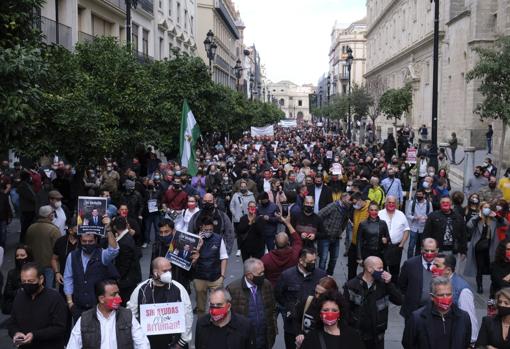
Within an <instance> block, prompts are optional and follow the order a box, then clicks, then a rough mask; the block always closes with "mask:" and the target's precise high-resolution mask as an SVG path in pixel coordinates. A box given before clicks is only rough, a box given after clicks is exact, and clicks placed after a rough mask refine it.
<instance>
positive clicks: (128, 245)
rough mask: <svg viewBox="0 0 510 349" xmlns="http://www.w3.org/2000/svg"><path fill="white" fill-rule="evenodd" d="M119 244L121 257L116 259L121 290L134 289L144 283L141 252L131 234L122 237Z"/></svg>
mask: <svg viewBox="0 0 510 349" xmlns="http://www.w3.org/2000/svg"><path fill="white" fill-rule="evenodd" d="M118 243H119V255H118V256H117V257H116V258H115V267H117V271H118V272H119V275H120V280H119V288H120V289H123V288H124V289H128V288H130V287H133V288H134V287H136V285H138V283H140V282H141V281H142V272H141V270H140V251H139V250H138V247H137V246H136V245H135V240H134V239H133V237H132V236H131V235H129V233H127V234H126V235H125V236H124V237H122V239H120V240H119V241H118Z"/></svg>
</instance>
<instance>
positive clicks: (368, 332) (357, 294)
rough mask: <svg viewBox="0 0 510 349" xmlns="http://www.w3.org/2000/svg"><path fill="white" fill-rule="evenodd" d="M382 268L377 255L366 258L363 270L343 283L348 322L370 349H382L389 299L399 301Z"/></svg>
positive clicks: (393, 285) (389, 277) (388, 275)
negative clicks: (349, 319) (347, 304)
mask: <svg viewBox="0 0 510 349" xmlns="http://www.w3.org/2000/svg"><path fill="white" fill-rule="evenodd" d="M383 267H384V265H383V261H382V260H381V258H379V257H374V256H371V257H367V258H366V259H365V261H364V262H363V273H361V274H359V275H358V276H356V277H355V278H354V279H351V280H349V281H348V282H347V283H346V284H345V286H344V297H345V299H346V300H348V301H349V310H350V313H351V321H352V324H351V325H352V327H354V328H356V329H357V330H358V331H359V332H360V334H361V337H362V339H363V341H364V342H365V347H366V348H371V349H384V332H386V329H387V327H388V308H389V302H392V303H393V304H396V305H401V304H402V294H401V293H400V291H399V290H398V289H397V287H396V286H395V284H394V283H393V282H391V274H390V273H388V272H386V271H384V268H383Z"/></svg>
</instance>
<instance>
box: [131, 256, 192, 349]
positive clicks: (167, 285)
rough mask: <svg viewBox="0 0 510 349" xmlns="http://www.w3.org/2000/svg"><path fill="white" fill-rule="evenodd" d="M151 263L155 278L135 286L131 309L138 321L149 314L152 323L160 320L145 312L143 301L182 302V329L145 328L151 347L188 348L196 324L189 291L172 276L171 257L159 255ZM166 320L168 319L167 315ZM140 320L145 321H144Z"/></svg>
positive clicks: (162, 304) (155, 348)
mask: <svg viewBox="0 0 510 349" xmlns="http://www.w3.org/2000/svg"><path fill="white" fill-rule="evenodd" d="M151 266H152V278H150V279H148V280H146V281H144V282H142V283H141V284H139V285H138V286H137V287H136V289H135V290H134V291H133V293H132V294H131V298H130V300H129V302H128V309H130V310H131V312H132V313H133V316H134V317H136V318H137V319H138V320H141V319H140V318H141V317H146V318H147V320H149V319H150V321H152V323H155V322H156V321H157V320H156V318H155V317H149V316H147V315H146V314H144V313H143V312H142V310H141V306H142V305H143V304H154V305H156V306H158V305H160V306H165V307H167V306H168V304H167V303H173V304H176V303H179V304H180V309H181V310H182V312H183V313H184V316H185V321H184V323H183V324H179V325H180V326H179V332H175V331H176V330H171V331H169V330H156V331H152V329H153V328H152V327H147V328H142V330H143V331H144V332H145V334H146V335H147V337H148V338H149V342H150V344H151V349H167V348H172V349H180V348H185V347H187V345H188V343H189V342H191V328H192V326H193V308H192V306H191V301H190V298H189V295H188V292H187V291H186V289H185V288H184V286H183V285H181V284H180V283H178V282H177V281H175V280H173V279H172V264H171V263H170V261H169V260H168V259H166V258H164V257H157V258H155V259H154V260H153V261H152V263H151ZM165 320H168V318H166V317H165ZM141 322H142V323H144V321H141ZM167 322H168V321H167ZM149 329H150V330H151V331H149Z"/></svg>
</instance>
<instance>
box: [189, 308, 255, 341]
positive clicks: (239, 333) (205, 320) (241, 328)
mask: <svg viewBox="0 0 510 349" xmlns="http://www.w3.org/2000/svg"><path fill="white" fill-rule="evenodd" d="M231 314H232V318H231V319H230V322H229V323H228V324H227V325H226V327H227V329H226V330H227V347H226V348H224V349H255V331H254V329H253V328H252V326H251V324H250V320H248V319H247V318H245V317H244V316H241V315H238V314H235V313H234V312H231ZM217 329H218V328H217V327H216V326H215V325H214V324H213V323H212V322H211V316H210V315H209V314H207V315H204V316H202V317H201V318H200V319H198V321H197V326H196V328H195V348H196V349H209V348H210V349H217V348H218V343H214V342H212V341H211V340H210V338H214V337H215V336H214V335H211V334H212V333H214V332H216V331H217ZM222 349H223V348H222Z"/></svg>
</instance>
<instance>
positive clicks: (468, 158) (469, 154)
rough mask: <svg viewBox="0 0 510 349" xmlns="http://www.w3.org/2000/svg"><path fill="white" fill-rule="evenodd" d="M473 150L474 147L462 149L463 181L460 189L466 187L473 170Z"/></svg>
mask: <svg viewBox="0 0 510 349" xmlns="http://www.w3.org/2000/svg"><path fill="white" fill-rule="evenodd" d="M475 150H476V148H475V147H465V148H464V180H463V187H462V189H464V188H465V187H466V185H467V182H468V181H469V178H470V177H471V175H472V174H473V172H474V170H475Z"/></svg>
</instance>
